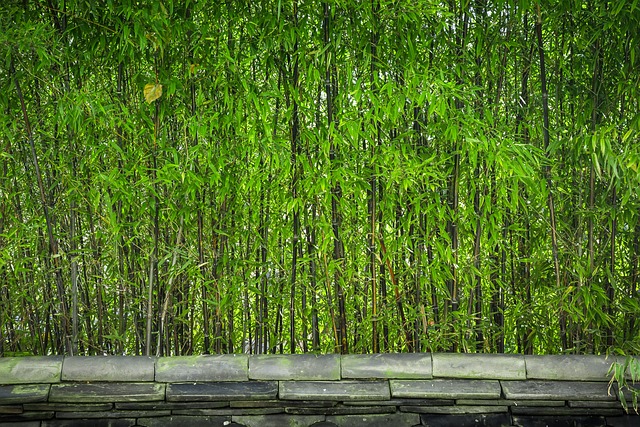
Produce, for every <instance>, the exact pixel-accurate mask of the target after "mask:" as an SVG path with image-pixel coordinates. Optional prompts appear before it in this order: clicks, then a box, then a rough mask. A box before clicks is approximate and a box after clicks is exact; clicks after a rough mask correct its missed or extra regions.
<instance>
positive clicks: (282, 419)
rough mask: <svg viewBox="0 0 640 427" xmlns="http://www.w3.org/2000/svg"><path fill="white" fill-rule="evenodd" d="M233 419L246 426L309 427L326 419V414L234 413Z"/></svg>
mask: <svg viewBox="0 0 640 427" xmlns="http://www.w3.org/2000/svg"><path fill="white" fill-rule="evenodd" d="M232 420H233V421H234V422H236V423H238V424H242V425H244V426H246V427H282V426H288V427H308V426H310V425H312V424H315V423H318V422H322V421H324V420H325V417H324V415H290V414H280V415H234V416H233V417H232Z"/></svg>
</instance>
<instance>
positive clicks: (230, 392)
mask: <svg viewBox="0 0 640 427" xmlns="http://www.w3.org/2000/svg"><path fill="white" fill-rule="evenodd" d="M277 395H278V383H277V382H275V381H247V382H227V381H221V382H212V383H172V384H167V401H169V402H188V401H221V400H270V399H275V398H276V396H277Z"/></svg>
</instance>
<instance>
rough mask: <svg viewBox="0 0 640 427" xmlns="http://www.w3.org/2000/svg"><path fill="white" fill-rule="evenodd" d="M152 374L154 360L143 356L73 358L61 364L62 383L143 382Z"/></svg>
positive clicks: (151, 376) (151, 377)
mask: <svg viewBox="0 0 640 427" xmlns="http://www.w3.org/2000/svg"><path fill="white" fill-rule="evenodd" d="M154 373H155V358H153V357H145V356H131V357H119V356H74V357H65V358H64V362H63V364H62V381H91V382H115V381H119V382H144V381H153V380H154Z"/></svg>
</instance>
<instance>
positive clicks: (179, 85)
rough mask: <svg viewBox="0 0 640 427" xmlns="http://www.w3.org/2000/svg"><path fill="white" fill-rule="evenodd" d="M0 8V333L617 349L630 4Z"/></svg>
mask: <svg viewBox="0 0 640 427" xmlns="http://www.w3.org/2000/svg"><path fill="white" fill-rule="evenodd" d="M5 3H7V4H4V3H3V5H2V6H0V47H1V48H0V61H2V63H3V64H5V67H0V70H1V71H0V87H1V88H2V89H3V90H2V91H0V107H1V108H2V111H3V114H1V115H0V129H2V130H1V131H0V171H1V173H0V318H1V319H2V322H1V325H0V342H1V343H2V348H1V349H0V353H2V352H4V354H23V353H28V354H52V353H74V354H167V355H169V354H191V353H209V352H240V351H252V352H301V351H316V352H333V351H345V350H348V351H350V352H356V353H363V352H372V351H383V352H391V351H465V352H510V353H540V354H554V353H600V354H602V353H607V352H610V353H611V352H615V351H623V350H624V351H628V349H629V348H633V347H629V346H634V345H635V346H636V347H635V348H637V346H638V343H639V342H640V336H638V332H637V331H638V329H639V327H640V323H639V321H638V320H637V317H638V316H637V313H638V312H639V311H640V295H639V293H638V291H639V289H640V283H639V282H640V269H639V262H638V261H639V259H638V254H639V252H640V251H639V249H638V248H639V247H640V246H639V245H640V244H639V242H640V216H639V214H638V212H640V204H639V199H638V191H637V189H638V188H639V186H640V172H639V169H640V167H639V165H640V151H639V148H638V147H640V144H639V143H638V136H639V133H638V130H639V127H640V116H638V114H637V111H638V109H639V108H638V107H639V106H638V100H639V99H640V97H639V96H638V93H637V90H638V87H639V85H638V84H637V83H638V80H639V78H640V75H639V73H638V67H637V58H638V56H639V55H638V54H639V53H640V52H639V51H638V50H639V49H640V47H639V46H640V43H638V34H640V31H638V24H639V21H638V19H637V5H633V4H630V3H629V2H624V1H618V2H615V3H613V4H611V3H604V2H599V3H598V2H596V3H593V2H592V3H590V4H589V5H586V4H585V5H580V4H576V5H574V6H575V7H571V8H568V7H567V6H566V5H565V4H564V3H562V2H555V3H554V2H552V3H549V4H545V5H541V6H542V10H541V13H542V23H541V36H542V48H543V49H542V50H543V52H544V60H545V66H546V74H545V77H546V83H547V85H546V86H547V89H548V94H547V96H548V111H546V113H547V114H548V119H549V124H548V129H547V130H548V131H549V135H550V141H549V144H548V146H546V144H545V143H544V138H543V136H544V133H545V129H544V125H543V123H544V115H545V110H544V108H543V102H542V99H543V94H542V77H543V75H542V73H541V67H540V65H541V63H540V59H539V56H538V50H537V48H538V44H537V40H536V34H535V33H534V25H535V21H536V19H535V17H536V14H537V13H536V10H535V5H530V4H528V3H529V2H520V3H518V4H516V5H514V4H506V3H505V2H494V3H488V2H460V3H456V2H439V1H419V2H412V3H409V2H389V1H382V0H380V1H374V2H354V1H340V2H327V3H321V2H314V1H308V0H293V1H291V2H281V1H272V0H264V1H257V2H233V1H227V2H197V1H189V2H176V1H172V0H165V1H162V2H142V3H139V2H131V1H117V2H115V1H110V0H90V1H82V2H79V1H66V2H62V1H52V2H49V3H47V6H46V7H45V6H43V5H40V4H38V3H32V2H16V1H10V2H5ZM581 6H582V7H581ZM587 6H588V7H587ZM18 86H20V88H21V94H19V93H18V90H17V87H18ZM23 102H24V111H23V109H22V103H23ZM27 121H28V122H29V123H30V127H31V128H32V134H33V139H32V142H33V152H32V151H31V147H30V137H29V132H28V129H27V128H28V126H27ZM36 164H37V165H38V166H39V170H40V173H41V176H42V185H40V184H39V182H38V179H37V174H36V170H35V167H36ZM42 194H43V195H42ZM550 200H551V201H552V202H553V203H550V202H549V201H550ZM550 207H553V211H551V210H550ZM48 227H50V230H49V228H48ZM49 231H50V233H49ZM49 235H51V238H49ZM554 239H555V240H554ZM554 241H555V243H554ZM556 260H557V261H558V263H557V265H558V268H557V269H556V267H555V261H556ZM76 300H77V304H74V303H73V301H76ZM630 363H631V362H630ZM617 372H618V371H615V372H614V371H612V373H614V374H616V373H617ZM615 377H616V378H620V379H624V376H623V377H618V375H617V374H616V375H615ZM622 384H623V383H621V387H623V386H624V385H622Z"/></svg>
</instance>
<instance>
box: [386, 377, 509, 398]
mask: <svg viewBox="0 0 640 427" xmlns="http://www.w3.org/2000/svg"><path fill="white" fill-rule="evenodd" d="M389 385H390V387H391V396H393V397H394V398H418V399H498V398H499V397H500V392H501V389H500V382H498V381H497V380H455V379H451V380H445V379H433V380H389Z"/></svg>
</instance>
